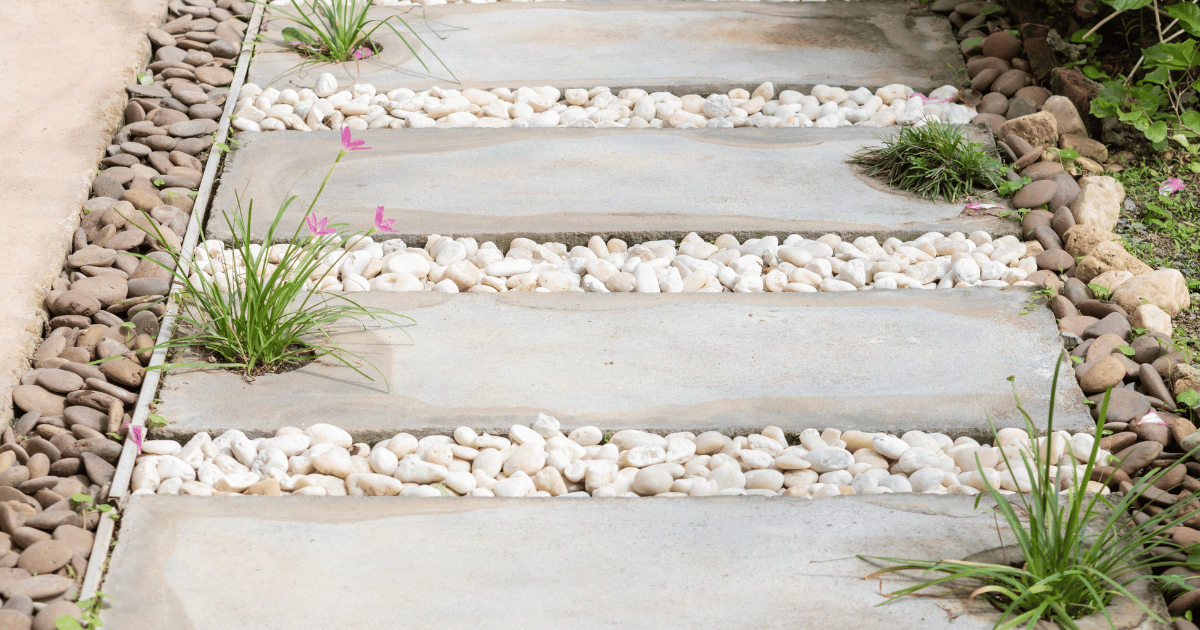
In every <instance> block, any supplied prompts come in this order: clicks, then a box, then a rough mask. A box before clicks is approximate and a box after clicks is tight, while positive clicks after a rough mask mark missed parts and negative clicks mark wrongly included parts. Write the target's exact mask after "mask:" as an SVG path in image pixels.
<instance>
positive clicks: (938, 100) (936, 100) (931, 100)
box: [912, 92, 950, 103]
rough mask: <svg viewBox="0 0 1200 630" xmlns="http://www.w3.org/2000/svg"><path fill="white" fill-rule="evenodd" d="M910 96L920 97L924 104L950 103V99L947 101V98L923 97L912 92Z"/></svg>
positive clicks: (918, 93)
mask: <svg viewBox="0 0 1200 630" xmlns="http://www.w3.org/2000/svg"><path fill="white" fill-rule="evenodd" d="M912 95H913V96H919V97H921V100H922V101H925V102H926V103H949V102H950V99H948V98H936V97H933V96H925V95H924V94H922V93H920V92H913V93H912Z"/></svg>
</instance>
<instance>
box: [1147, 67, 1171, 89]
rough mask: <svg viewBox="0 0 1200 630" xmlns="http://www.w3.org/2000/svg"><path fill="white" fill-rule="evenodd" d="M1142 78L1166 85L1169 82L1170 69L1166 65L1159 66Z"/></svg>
mask: <svg viewBox="0 0 1200 630" xmlns="http://www.w3.org/2000/svg"><path fill="white" fill-rule="evenodd" d="M1142 80H1143V81H1147V82H1150V83H1156V84H1158V85H1162V86H1166V85H1168V84H1170V83H1171V71H1170V70H1167V68H1166V66H1159V67H1157V68H1155V69H1154V71H1153V72H1151V73H1150V74H1147V75H1146V77H1145V78H1144V79H1142Z"/></svg>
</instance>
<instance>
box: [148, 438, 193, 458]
mask: <svg viewBox="0 0 1200 630" xmlns="http://www.w3.org/2000/svg"><path fill="white" fill-rule="evenodd" d="M181 448H183V446H182V445H180V444H179V442H176V441H175V440H146V441H145V442H142V452H143V453H145V454H147V455H175V454H176V453H178V452H179V449H181Z"/></svg>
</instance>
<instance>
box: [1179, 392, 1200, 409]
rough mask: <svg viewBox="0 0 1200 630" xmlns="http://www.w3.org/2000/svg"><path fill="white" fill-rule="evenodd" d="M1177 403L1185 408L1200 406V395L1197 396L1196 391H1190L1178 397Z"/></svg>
mask: <svg viewBox="0 0 1200 630" xmlns="http://www.w3.org/2000/svg"><path fill="white" fill-rule="evenodd" d="M1175 401H1176V402H1178V403H1179V404H1181V405H1183V406H1184V407H1196V406H1200V394H1197V393H1196V390H1194V389H1189V390H1187V391H1186V392H1183V393H1182V394H1180V395H1178V396H1176V397H1175Z"/></svg>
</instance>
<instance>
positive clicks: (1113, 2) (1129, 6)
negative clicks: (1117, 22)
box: [1102, 0, 1151, 11]
mask: <svg viewBox="0 0 1200 630" xmlns="http://www.w3.org/2000/svg"><path fill="white" fill-rule="evenodd" d="M1102 1H1103V2H1104V4H1107V5H1108V6H1110V7H1112V8H1113V9H1115V10H1117V11H1132V10H1134V9H1140V8H1142V7H1144V6H1147V5H1149V4H1150V2H1151V0H1102Z"/></svg>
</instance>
